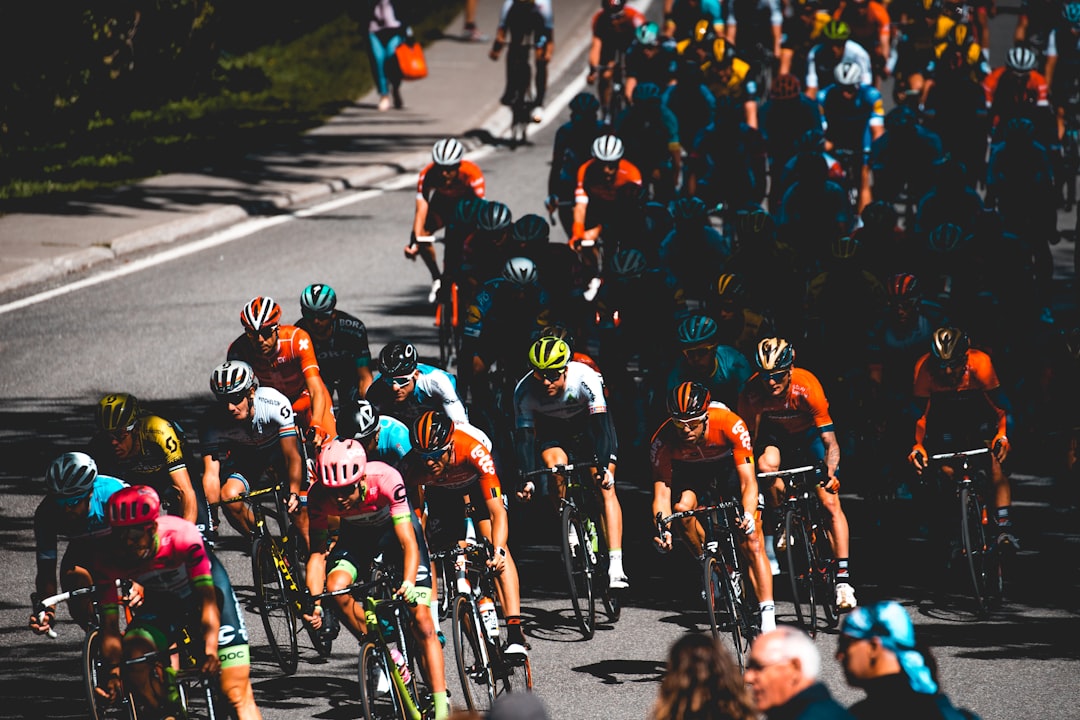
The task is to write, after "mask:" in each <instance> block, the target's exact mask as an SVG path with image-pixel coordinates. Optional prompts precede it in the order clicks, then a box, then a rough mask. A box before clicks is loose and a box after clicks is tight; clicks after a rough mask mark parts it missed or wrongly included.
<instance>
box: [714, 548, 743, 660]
mask: <svg viewBox="0 0 1080 720" xmlns="http://www.w3.org/2000/svg"><path fill="white" fill-rule="evenodd" d="M705 604H706V606H707V607H708V610H709V624H710V625H711V626H712V634H713V639H715V640H720V638H721V637H722V636H728V637H730V638H731V650H732V652H734V654H735V657H736V659H737V660H738V661H739V670H742V669H743V665H744V664H745V652H746V648H747V647H748V646H749V644H750V638H749V637H745V636H744V634H743V628H742V625H741V623H740V621H739V601H738V595H736V592H735V588H734V587H733V586H732V584H731V576H730V575H729V574H728V571H727V567H725V565H724V562H723V560H721V559H719V558H716V557H710V558H709V559H708V560H707V561H706V562H705Z"/></svg>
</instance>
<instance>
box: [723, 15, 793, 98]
mask: <svg viewBox="0 0 1080 720" xmlns="http://www.w3.org/2000/svg"><path fill="white" fill-rule="evenodd" d="M783 25H784V3H783V1H782V0H730V2H729V4H728V8H727V23H726V24H725V26H724V32H725V33H726V36H727V41H728V42H729V43H731V44H732V45H735V46H736V47H738V48H742V51H743V57H744V58H746V59H747V60H748V61H749V63H750V65H751V71H750V75H751V76H752V77H754V78H756V79H757V80H758V82H759V83H760V82H762V81H763V80H764V78H765V77H766V73H765V70H766V68H770V69H771V68H772V67H773V66H774V65H775V64H776V62H777V60H778V59H779V58H780V49H781V45H782V41H783V32H782V30H783ZM761 90H762V91H764V90H766V88H764V87H762V88H761Z"/></svg>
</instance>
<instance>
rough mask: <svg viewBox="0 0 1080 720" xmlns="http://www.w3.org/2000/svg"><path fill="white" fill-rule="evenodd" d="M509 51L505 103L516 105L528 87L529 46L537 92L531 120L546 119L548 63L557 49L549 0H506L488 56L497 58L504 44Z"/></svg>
mask: <svg viewBox="0 0 1080 720" xmlns="http://www.w3.org/2000/svg"><path fill="white" fill-rule="evenodd" d="M507 45H509V47H510V49H509V50H508V51H507V55H506V90H505V91H504V92H503V96H502V99H501V100H500V102H502V104H503V105H507V106H509V107H513V106H515V105H517V104H518V103H519V102H521V101H522V97H521V96H522V95H527V94H528V90H529V57H528V55H529V49H530V48H531V49H532V51H533V54H534V56H535V60H536V92H535V93H534V95H533V99H532V103H533V107H532V113H531V117H532V121H533V122H540V121H541V120H543V119H544V96H545V95H546V94H547V67H548V63H550V62H551V57H552V55H554V53H555V18H554V16H553V14H552V7H551V2H550V0H503V5H502V10H501V11H500V12H499V27H498V29H497V30H496V31H495V41H494V43H492V45H491V51H490V52H489V53H488V56H489V57H490V58H491V59H492V60H498V59H499V54H500V53H501V52H502V49H503V48H504V47H507Z"/></svg>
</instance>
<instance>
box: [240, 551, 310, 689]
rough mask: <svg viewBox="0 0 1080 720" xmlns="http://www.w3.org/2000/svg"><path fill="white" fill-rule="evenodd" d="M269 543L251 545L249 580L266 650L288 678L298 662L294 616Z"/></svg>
mask: <svg viewBox="0 0 1080 720" xmlns="http://www.w3.org/2000/svg"><path fill="white" fill-rule="evenodd" d="M273 542H274V540H273V539H272V538H259V539H258V540H256V541H255V543H254V544H253V545H252V548H251V577H252V579H253V581H254V584H255V596H256V597H257V598H258V599H259V615H260V616H261V617H262V623H263V629H265V630H266V639H267V641H268V642H269V643H270V650H271V651H273V653H274V659H275V660H277V664H278V665H279V666H280V667H281V670H282V672H284V673H285V674H286V675H292V674H293V673H294V672H296V665H297V663H298V662H299V660H300V652H299V650H298V649H297V647H296V613H295V611H294V609H293V605H292V602H290V601H289V596H288V591H287V590H286V586H285V578H284V577H283V576H282V574H281V570H280V569H279V568H278V566H277V564H276V563H275V562H274V547H273Z"/></svg>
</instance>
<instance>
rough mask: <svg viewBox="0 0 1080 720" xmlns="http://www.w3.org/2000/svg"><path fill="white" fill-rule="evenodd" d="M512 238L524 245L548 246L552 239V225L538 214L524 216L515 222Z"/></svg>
mask: <svg viewBox="0 0 1080 720" xmlns="http://www.w3.org/2000/svg"><path fill="white" fill-rule="evenodd" d="M510 237H512V238H513V239H514V242H517V243H521V244H522V245H546V244H547V242H548V241H549V240H550V239H551V224H550V223H549V222H548V221H547V220H545V219H544V218H542V217H540V216H539V215H537V214H536V213H529V214H528V215H522V216H521V217H519V218H518V219H517V220H516V221H514V227H513V229H512V230H511V231H510Z"/></svg>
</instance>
